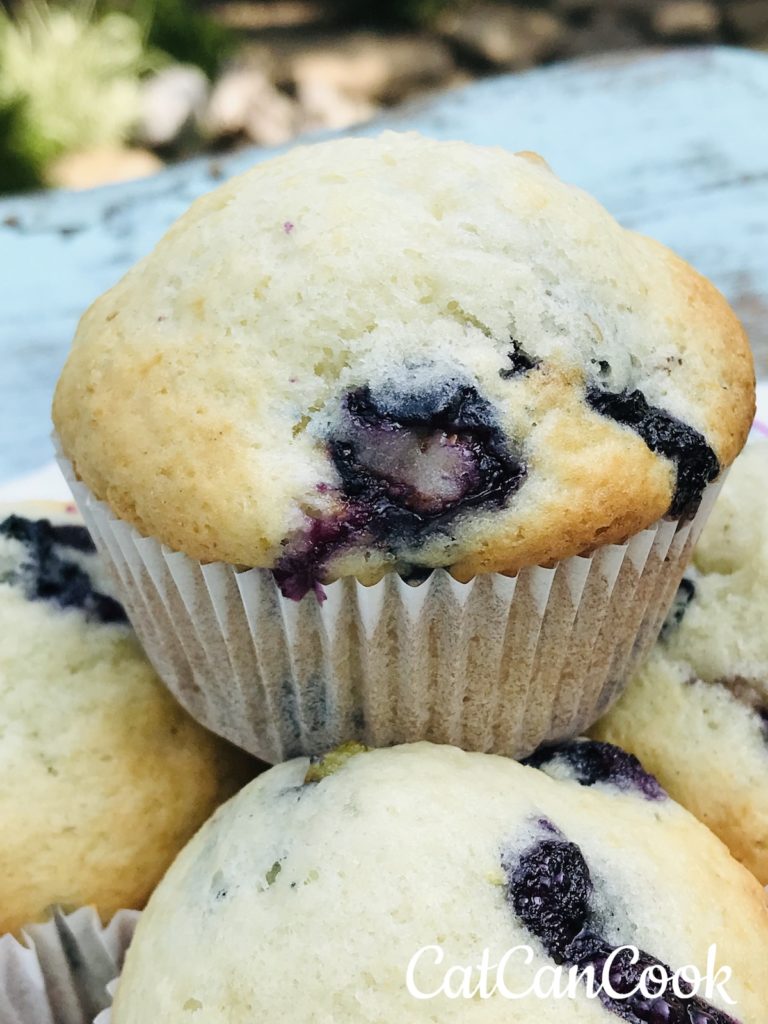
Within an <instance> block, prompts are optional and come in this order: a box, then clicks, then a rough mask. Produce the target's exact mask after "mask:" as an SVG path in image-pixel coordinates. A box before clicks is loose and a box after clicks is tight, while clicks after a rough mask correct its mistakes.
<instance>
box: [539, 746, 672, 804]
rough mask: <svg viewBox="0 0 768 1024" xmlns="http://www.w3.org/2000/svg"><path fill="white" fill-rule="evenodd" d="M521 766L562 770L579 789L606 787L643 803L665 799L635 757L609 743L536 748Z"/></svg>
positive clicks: (648, 773)
mask: <svg viewBox="0 0 768 1024" xmlns="http://www.w3.org/2000/svg"><path fill="white" fill-rule="evenodd" d="M524 763H525V764H527V765H529V766H530V767H531V768H539V769H540V770H541V771H543V772H545V773H546V774H555V772H556V771H557V769H558V768H559V769H562V770H564V772H565V774H566V775H567V776H568V777H571V778H573V780H574V782H578V783H579V785H580V786H595V785H599V784H602V785H609V786H614V787H616V789H620V790H622V791H624V792H635V793H637V794H638V795H640V796H643V797H645V798H646V799H647V800H666V799H667V794H666V792H665V791H664V790H663V789H662V787H661V786H660V784H659V782H658V781H657V779H655V778H654V776H653V775H651V774H650V772H647V771H646V770H645V768H643V766H642V765H641V764H640V762H639V761H638V759H637V758H636V757H635V755H634V754H630V753H628V752H627V751H626V750H622V749H621V747H616V746H614V745H613V744H612V743H603V742H602V741H600V740H573V741H571V742H569V743H561V744H557V745H556V746H551V747H540V748H539V750H537V751H536V752H535V753H534V754H531V756H530V757H529V758H527V759H526V760H525V762H524ZM548 769H551V771H548Z"/></svg>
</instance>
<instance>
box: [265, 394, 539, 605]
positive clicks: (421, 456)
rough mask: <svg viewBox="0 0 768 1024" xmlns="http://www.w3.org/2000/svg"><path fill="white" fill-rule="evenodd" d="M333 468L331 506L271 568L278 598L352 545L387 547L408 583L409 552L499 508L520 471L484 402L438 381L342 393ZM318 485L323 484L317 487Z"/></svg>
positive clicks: (411, 572)
mask: <svg viewBox="0 0 768 1024" xmlns="http://www.w3.org/2000/svg"><path fill="white" fill-rule="evenodd" d="M327 448H328V454H329V456H330V459H331V462H332V463H333V466H334V468H335V469H336V472H337V474H338V478H339V481H340V487H339V488H338V491H337V497H338V511H337V513H336V514H335V515H334V516H329V517H328V518H324V519H311V520H308V524H307V528H306V529H305V530H304V531H303V533H302V534H301V535H300V536H299V537H298V538H296V539H294V540H293V541H292V542H290V543H289V544H288V545H287V546H286V551H285V554H284V555H283V557H282V558H281V559H280V561H279V563H278V565H277V566H276V568H275V570H274V576H275V580H276V582H277V583H278V586H279V587H280V589H281V591H282V593H283V594H284V595H285V596H286V597H290V598H294V599H300V598H301V597H303V596H304V595H305V594H307V593H309V592H310V591H312V590H315V589H316V586H317V583H318V581H321V580H322V579H323V576H324V574H325V572H326V569H327V564H328V562H329V560H330V559H331V558H332V557H333V556H334V555H335V554H337V553H338V552H340V551H343V550H344V549H345V548H350V547H352V546H354V545H360V544H362V545H365V546H368V547H373V548H376V549H378V550H381V551H385V552H386V553H388V554H389V555H390V556H392V557H393V560H395V561H397V560H398V559H399V558H400V557H401V556H405V561H404V562H403V563H402V565H401V566H400V568H402V569H403V571H404V573H405V574H406V575H408V576H410V577H411V578H412V579H414V581H415V580H417V579H418V577H419V567H418V566H417V565H416V566H414V565H413V564H412V563H413V558H410V559H409V558H408V557H407V554H408V552H409V551H412V550H413V549H414V548H418V547H419V545H420V544H422V543H424V542H425V541H427V540H429V539H431V538H433V537H435V536H437V535H440V534H442V535H444V536H450V533H451V527H452V525H453V523H454V521H455V519H456V517H457V516H458V515H459V514H460V513H462V512H464V511H466V510H468V509H471V508H478V507H484V508H502V507H503V506H504V505H505V504H506V502H507V501H508V500H509V498H510V497H511V496H512V494H514V492H515V491H516V490H517V489H518V488H519V487H520V486H521V484H522V483H523V481H524V480H525V477H526V472H527V469H526V465H525V463H524V462H523V460H522V458H521V457H520V456H519V455H518V454H517V453H515V452H514V451H513V450H512V449H511V447H510V445H509V442H508V439H507V438H506V436H505V435H504V432H503V431H502V429H501V427H500V426H499V424H498V422H497V419H496V416H495V413H494V409H493V407H492V406H491V404H490V402H488V401H486V400H485V399H484V398H482V397H481V396H480V394H479V393H478V391H477V389H476V388H475V387H474V386H473V385H472V384H469V383H467V382H465V381H459V380H451V381H442V382H441V383H440V385H439V386H435V387H433V388H431V389H429V388H422V389H416V390H414V391H412V392H410V393H403V392H402V391H399V390H397V389H396V388H395V387H394V386H391V385H390V386H387V387H384V388H382V389H381V390H380V392H378V393H377V394H375V395H374V393H373V392H372V390H371V389H370V388H369V387H367V386H366V387H362V388H359V389H357V390H356V391H352V392H350V393H348V394H347V395H346V396H345V398H344V400H343V402H342V408H341V415H340V422H339V425H338V426H337V427H336V429H335V430H334V431H333V432H332V433H331V435H330V436H329V437H328V439H327ZM321 486H322V485H321Z"/></svg>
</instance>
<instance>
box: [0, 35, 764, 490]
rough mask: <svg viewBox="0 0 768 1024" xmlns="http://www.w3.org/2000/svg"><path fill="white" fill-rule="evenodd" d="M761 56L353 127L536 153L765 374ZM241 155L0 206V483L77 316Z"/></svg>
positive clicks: (31, 445) (27, 453)
mask: <svg viewBox="0 0 768 1024" xmlns="http://www.w3.org/2000/svg"><path fill="white" fill-rule="evenodd" d="M767 125H768V56H765V55H762V54H756V53H748V52H746V51H738V50H732V49H725V48H716V49H703V50H682V51H670V52H666V53H656V54H647V53H643V54H634V55H621V56H616V57H612V58H601V59H598V60H590V61H581V62H576V63H571V64H566V65H560V66H554V67H549V68H543V69H539V70H536V71H531V72H528V73H525V74H522V75H516V76H515V75H512V76H504V77H502V78H496V79H490V80H487V81H484V82H480V83H477V84H474V85H471V86H468V87H466V88H463V89H461V90H458V91H455V92H453V93H449V94H447V95H445V96H442V97H440V98H438V99H436V100H432V101H430V102H426V103H422V104H419V105H415V106H413V105H411V106H408V107H406V108H402V109H401V110H399V111H397V112H394V113H392V114H391V115H389V116H387V117H385V118H381V119H378V120H377V121H376V122H374V123H372V124H370V125H367V126H365V127H364V128H362V129H359V133H360V134H372V133H375V132H378V131H380V130H381V129H382V128H384V127H392V128H397V129H401V130H402V129H415V130H418V131H421V132H423V133H424V134H427V135H430V136H433V137H437V138H460V139H466V140H469V141H472V142H476V143H483V144H498V145H501V146H504V147H507V148H511V149H536V150H538V151H540V152H541V153H543V154H544V155H545V156H546V157H547V159H548V160H549V162H550V163H551V165H552V166H553V168H554V169H555V170H556V171H557V172H558V173H559V174H560V175H561V176H562V177H564V178H566V179H568V180H570V181H573V182H576V183H578V184H580V185H583V186H584V187H585V188H587V189H589V191H591V192H593V193H594V194H595V195H597V196H598V197H599V198H600V199H601V200H602V201H603V202H604V203H605V204H606V205H607V206H608V208H609V209H610V210H611V211H612V212H613V213H614V214H616V216H617V217H619V219H620V220H621V221H622V222H623V223H625V224H627V225H630V226H632V227H635V228H637V229H638V230H641V231H644V232H646V233H648V234H651V235H654V236H656V237H657V238H659V239H661V240H662V241H664V242H666V243H668V244H669V245H671V246H673V247H674V248H675V249H677V250H678V251H679V252H680V253H681V254H682V255H683V256H685V257H686V258H688V259H689V260H691V262H693V263H694V264H695V265H696V266H698V267H699V268H700V269H701V270H702V271H703V272H704V273H705V274H707V275H709V276H710V277H712V278H713V279H714V280H715V281H716V282H717V283H718V284H719V286H720V287H721V288H722V289H723V291H724V292H725V293H726V294H727V295H728V297H729V298H730V299H731V300H732V301H733V302H734V303H735V305H736V306H737V308H738V309H739V311H740V312H741V314H742V316H743V317H744V319H745V321H746V322H747V325H748V328H749V329H750V332H751V334H752V337H753V341H754V343H755V347H756V350H757V354H758V359H759V365H760V368H761V370H762V372H763V373H768V129H767V127H766V126H767ZM271 152H272V151H266V150H254V149H250V150H244V151H242V152H239V153H237V154H235V155H233V156H231V157H228V158H227V159H225V160H220V161H218V160H217V161H211V160H210V159H198V160H194V161H191V162H189V163H186V164H183V165H180V166H177V167H173V168H170V169H169V170H167V171H165V172H163V173H162V174H160V175H158V176H157V177H155V178H151V179H147V180H144V181H139V182H134V183H130V184H126V185H118V186H112V187H108V188H102V189H97V190H94V191H92V192H85V193H66V192H56V193H47V194H43V195H39V196H33V197H29V198H17V199H9V200H6V201H5V202H2V203H0V368H1V370H0V417H1V419H2V422H3V424H4V425H5V429H3V430H1V431H0V480H2V479H3V478H5V477H8V476H10V475H12V474H14V473H18V472H22V471H25V470H28V469H32V468H34V467H35V466H36V465H39V464H40V463H42V462H44V461H45V460H46V459H47V458H49V457H50V446H49V440H48V430H49V427H48V404H49V400H50V393H51V391H52V388H53V384H54V381H55V378H56V376H57V374H58V371H59V368H60V366H61V364H62V362H63V360H64V358H65V356H66V351H67V348H68V345H69V340H70V338H71V336H72V332H73V330H74V328H75V324H76V322H77V319H78V317H79V315H80V313H81V312H82V311H83V310H84V308H85V307H86V306H87V305H88V303H89V302H90V301H91V300H92V299H93V298H95V296H97V295H98V294H99V293H100V292H102V291H103V290H104V289H105V288H107V287H109V286H110V285H111V284H113V283H114V282H115V281H116V280H117V279H118V278H119V277H120V275H121V274H122V273H123V272H124V271H125V270H126V269H127V268H128V267H129V266H130V265H131V264H132V263H133V262H134V261H135V260H136V259H138V258H139V257H140V256H142V255H143V254H144V253H146V252H147V251H148V250H149V249H150V248H151V246H152V245H153V244H154V242H155V241H156V240H157V238H158V237H159V236H160V235H161V234H162V232H163V231H164V230H165V228H166V227H167V226H168V225H169V224H170V223H171V221H173V220H174V219H175V218H176V217H177V216H178V215H179V214H180V213H181V212H182V211H183V210H184V209H185V208H186V206H187V205H188V204H189V203H190V202H191V200H192V199H194V198H195V197H196V196H198V195H200V194H201V193H202V192H205V191H207V190H208V189H210V188H212V187H213V186H214V185H215V184H216V182H217V180H218V178H220V177H221V176H229V175H230V174H234V173H236V172H238V171H241V170H243V169H245V168H246V167H249V166H250V165H252V164H253V163H255V162H256V161H258V160H262V159H265V158H266V157H267V156H269V155H271Z"/></svg>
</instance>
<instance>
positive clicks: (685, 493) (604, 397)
mask: <svg viewBox="0 0 768 1024" xmlns="http://www.w3.org/2000/svg"><path fill="white" fill-rule="evenodd" d="M586 397H587V403H588V405H590V406H591V407H592V409H594V411H595V412H597V413H599V414H600V415H601V416H606V417H608V418H609V419H612V420H614V421H615V422H616V423H619V424H621V425H622V426H625V427H629V428H630V429H632V430H634V431H635V432H636V433H637V434H638V435H639V436H640V437H641V438H642V439H643V441H644V442H645V443H646V445H647V446H648V447H649V448H650V450H651V451H652V452H656V454H658V455H662V456H664V457H665V458H667V459H670V460H671V461H672V462H673V463H674V464H675V467H676V469H677V482H676V485H675V493H674V495H673V497H672V504H671V505H670V507H669V515H670V516H673V517H675V518H682V519H690V518H691V517H692V516H694V515H695V514H696V512H697V510H698V507H699V504H700V502H701V496H702V494H703V493H704V488H705V487H706V486H707V484H708V483H710V482H711V481H712V480H714V479H715V477H716V476H717V475H718V473H719V472H720V463H719V462H718V459H717V456H716V455H715V453H714V452H713V451H712V449H711V448H710V446H709V445H708V444H707V442H706V440H705V438H704V436H703V435H702V434H700V433H699V432H698V430H694V428H693V427H689V426H688V425H687V424H686V423H682V422H681V421H680V420H678V419H676V417H674V416H672V415H671V414H670V413H668V412H665V411H664V410H663V409H659V408H657V407H656V406H653V405H649V403H648V400H647V399H646V397H645V395H644V394H643V393H642V391H629V390H624V391H621V392H618V393H616V392H612V391H606V390H603V388H601V387H599V386H598V385H596V384H590V385H589V386H588V387H587V396H586Z"/></svg>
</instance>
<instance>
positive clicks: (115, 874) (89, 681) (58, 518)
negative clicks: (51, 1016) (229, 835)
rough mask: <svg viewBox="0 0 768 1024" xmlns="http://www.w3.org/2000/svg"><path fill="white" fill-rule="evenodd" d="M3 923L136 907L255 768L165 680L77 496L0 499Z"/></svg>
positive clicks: (5, 926)
mask: <svg viewBox="0 0 768 1024" xmlns="http://www.w3.org/2000/svg"><path fill="white" fill-rule="evenodd" d="M0 636H2V644H0V736H1V737H2V743H0V821H2V823H3V834H2V839H0V933H2V932H6V931H11V932H17V931H18V930H19V929H20V928H22V927H23V926H24V925H26V924H29V923H31V922H34V921H37V920H39V919H40V918H41V917H43V916H45V915H46V914H47V912H48V910H49V908H50V906H51V905H52V904H60V905H63V906H64V907H67V908H74V907H77V906H82V905H86V904H95V905H96V907H97V908H98V910H99V912H100V914H101V915H102V917H103V918H104V919H105V920H106V919H108V918H109V917H111V915H112V914H113V913H114V912H115V911H116V910H118V909H120V908H121V907H141V906H142V905H143V904H144V902H145V901H146V899H147V897H148V896H149V894H150V892H151V891H152V889H153V887H154V885H155V884H156V883H157V881H158V880H159V879H160V877H161V876H162V874H163V872H164V871H165V869H166V868H167V866H168V864H169V863H170V862H171V860H172V859H173V857H174V856H175V854H176V853H177V852H178V850H179V849H180V848H181V847H182V846H183V845H184V843H185V842H186V841H187V840H188V839H189V838H190V836H192V835H193V833H194V832H195V831H196V829H197V828H198V827H199V826H200V824H201V823H202V822H203V821H205V819H206V818H207V817H208V816H209V815H210V814H211V812H212V811H213V810H214V809H215V807H216V806H217V805H218V804H219V803H220V802H221V801H222V800H223V799H225V798H226V797H228V796H229V795H230V794H231V793H232V792H234V791H235V789H236V787H237V785H238V783H242V782H244V781H246V779H250V778H252V777H253V773H254V767H253V762H252V761H250V759H246V758H245V757H244V755H242V754H241V753H240V752H239V751H235V750H234V749H233V748H230V747H229V745H228V744H226V743H224V742H223V741H221V740H218V739H217V738H216V737H214V736H212V735H210V734H209V733H207V732H206V731H205V730H204V729H203V728H202V727H200V726H199V725H197V724H196V723H195V722H193V721H192V719H191V718H189V717H188V716H187V714H186V713H185V712H184V711H182V709H181V708H180V707H179V705H178V704H177V703H176V702H175V701H174V700H173V698H172V697H171V696H170V694H168V693H167V691H166V690H165V689H164V687H163V686H162V684H161V683H160V680H159V679H158V678H157V676H156V675H155V673H154V671H153V669H152V666H151V665H150V664H149V662H148V661H147V659H146V658H145V657H144V654H143V653H142V651H141V649H140V648H139V645H138V643H137V642H136V638H135V636H134V634H133V632H132V630H131V629H130V627H129V625H128V623H127V620H126V618H125V614H124V612H123V609H122V607H121V605H120V604H118V602H117V601H116V600H115V598H114V597H113V596H112V590H111V585H110V582H109V580H108V579H107V576H106V573H105V572H104V570H103V567H102V565H101V563H100V561H99V559H98V557H97V555H96V553H95V549H94V547H93V543H92V541H91V538H90V536H89V534H88V532H87V531H86V529H85V527H84V526H83V525H82V523H81V522H80V520H79V518H78V517H77V514H76V512H75V510H74V508H73V507H72V506H65V505H62V504H58V503H53V502H51V503H34V504H27V505H19V506H14V507H10V508H8V507H2V508H0Z"/></svg>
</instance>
